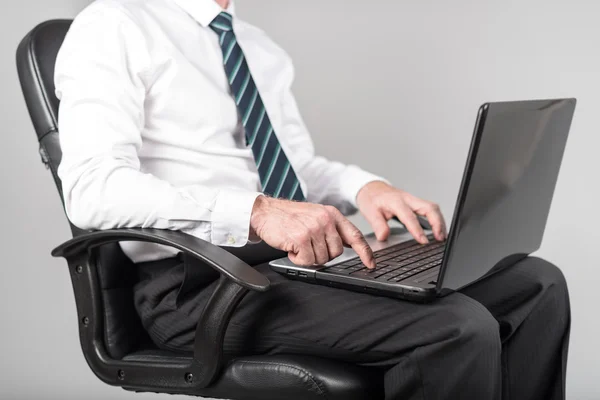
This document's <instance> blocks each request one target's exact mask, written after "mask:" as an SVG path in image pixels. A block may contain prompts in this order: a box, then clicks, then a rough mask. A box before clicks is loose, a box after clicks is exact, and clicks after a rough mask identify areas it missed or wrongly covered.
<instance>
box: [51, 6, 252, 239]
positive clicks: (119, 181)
mask: <svg viewBox="0 0 600 400" xmlns="http://www.w3.org/2000/svg"><path fill="white" fill-rule="evenodd" d="M147 48H148V43H146V42H145V39H144V35H142V33H141V31H140V30H139V28H138V26H137V25H136V24H135V22H134V21H133V20H132V19H131V18H130V17H129V15H128V14H127V13H126V11H124V10H120V9H117V8H114V9H113V8H107V7H104V8H99V7H95V5H94V4H92V5H91V6H89V7H88V8H87V9H86V10H84V12H82V13H81V14H80V15H79V16H78V17H77V18H76V19H75V21H74V22H73V25H72V27H71V29H70V31H69V33H68V35H67V37H66V39H65V42H64V44H63V46H62V48H61V50H60V52H59V56H58V59H57V64H56V69H55V83H56V94H57V96H58V97H59V99H60V100H61V103H60V109H59V127H60V144H61V149H62V153H63V157H62V161H61V164H60V167H59V176H60V178H61V180H62V185H63V194H64V199H65V207H66V212H67V215H68V217H69V219H70V220H71V221H72V222H73V224H75V225H76V226H78V227H80V228H82V229H110V228H119V227H152V228H159V229H170V230H182V231H185V232H188V233H190V234H192V235H196V236H198V237H202V238H205V239H206V238H207V237H208V238H210V241H211V242H212V243H214V244H216V245H229V246H242V245H244V244H245V243H246V242H247V240H248V234H249V226H250V215H251V212H252V207H253V204H254V201H255V199H256V197H257V196H258V195H260V193H258V192H247V191H237V190H234V189H220V188H215V187H207V186H202V185H190V186H182V187H177V186H174V185H172V184H171V183H169V182H167V181H164V180H161V179H159V178H158V177H156V176H154V175H151V174H148V173H144V172H143V171H142V170H141V169H140V160H139V158H138V151H139V149H140V148H141V146H142V130H143V127H144V101H145V94H146V87H147V85H148V82H149V81H150V80H151V76H149V72H148V71H149V70H150V68H149V65H150V57H149V55H148V53H147V51H146V49H147Z"/></svg>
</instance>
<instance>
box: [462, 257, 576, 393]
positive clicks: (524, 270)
mask: <svg viewBox="0 0 600 400" xmlns="http://www.w3.org/2000/svg"><path fill="white" fill-rule="evenodd" d="M462 293H464V294H466V295H468V296H470V297H472V298H473V299H475V300H477V301H478V302H479V303H481V304H482V305H484V306H485V307H486V308H487V309H488V310H489V311H490V312H491V314H492V315H493V316H494V318H495V319H496V320H497V321H498V323H499V326H500V336H501V339H502V370H503V380H502V392H503V398H504V399H516V400H530V399H531V400H534V399H540V400H542V399H543V400H559V399H564V398H565V373H566V366H567V352H568V345H569V330H570V321H571V318H570V308H569V294H568V290H567V285H566V282H565V278H564V276H563V274H562V273H561V271H560V270H559V269H558V268H557V267H555V266H554V265H552V264H550V263H548V262H546V261H544V260H542V259H539V258H535V257H530V258H526V259H524V260H523V261H521V262H520V263H518V264H516V265H514V266H512V267H511V268H508V269H506V270H504V271H502V272H500V273H498V274H497V275H495V276H493V277H492V278H491V279H490V281H489V282H487V281H483V282H481V283H478V284H475V285H473V286H471V287H468V288H466V289H464V290H463V291H462Z"/></svg>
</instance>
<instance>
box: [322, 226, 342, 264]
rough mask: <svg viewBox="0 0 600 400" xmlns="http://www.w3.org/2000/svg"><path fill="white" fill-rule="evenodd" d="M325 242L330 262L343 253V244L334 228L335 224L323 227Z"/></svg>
mask: <svg viewBox="0 0 600 400" xmlns="http://www.w3.org/2000/svg"><path fill="white" fill-rule="evenodd" d="M325 242H326V243H327V252H328V253H329V259H330V260H333V259H334V258H336V257H339V256H340V255H341V254H342V253H343V252H344V243H343V242H342V238H341V237H340V234H339V233H338V231H337V229H336V227H335V223H333V224H329V225H327V226H326V227H325Z"/></svg>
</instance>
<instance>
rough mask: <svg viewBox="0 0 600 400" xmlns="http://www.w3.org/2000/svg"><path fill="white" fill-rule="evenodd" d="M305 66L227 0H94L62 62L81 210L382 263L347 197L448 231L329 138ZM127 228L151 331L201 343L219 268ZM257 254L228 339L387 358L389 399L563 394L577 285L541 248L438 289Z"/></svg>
mask: <svg viewBox="0 0 600 400" xmlns="http://www.w3.org/2000/svg"><path fill="white" fill-rule="evenodd" d="M315 12H317V10H315ZM339 40H343V38H339ZM293 76H294V70H293V66H292V62H291V60H290V58H289V56H288V55H287V54H286V53H285V52H284V51H283V50H282V49H281V48H280V47H279V46H277V45H276V44H275V43H274V42H273V41H272V40H271V39H269V37H268V36H267V35H266V34H265V33H264V32H263V31H261V30H259V29H258V28H256V27H254V26H252V25H250V24H248V23H246V22H244V21H242V20H240V19H239V18H238V17H237V16H236V15H235V12H234V9H233V4H231V3H230V1H228V0H97V1H95V2H94V3H93V4H92V5H90V6H89V7H88V8H86V9H85V10H84V11H83V12H82V13H81V14H80V15H79V16H78V17H77V18H76V19H75V21H74V23H73V25H72V28H71V30H70V32H69V34H68V35H67V38H66V39H65V42H64V44H63V47H62V48H61V51H60V53H59V57H58V60H57V64H56V74H55V82H56V88H57V96H58V97H59V98H60V100H61V104H60V111H59V126H60V140H61V148H62V152H63V158H62V162H61V165H60V168H59V175H60V178H61V180H62V185H63V194H64V199H65V204H66V209H67V213H68V216H69V218H70V220H71V222H73V224H75V225H77V226H79V227H80V228H84V229H109V228H115V227H153V228H160V229H171V230H181V231H184V232H187V233H189V234H191V235H194V236H197V237H199V238H202V239H204V240H207V241H209V242H211V243H213V244H215V245H219V246H226V247H227V246H229V247H240V246H245V245H247V244H248V243H249V242H259V241H262V242H263V243H266V244H268V245H269V246H270V247H272V248H275V249H279V250H281V251H284V252H286V253H287V254H288V255H289V256H290V258H291V259H292V260H293V261H294V262H296V263H297V264H301V265H312V264H315V263H317V264H322V263H325V262H327V261H328V260H330V259H332V258H335V257H336V256H338V255H339V254H341V252H342V249H343V246H344V245H347V246H352V247H353V248H354V249H355V250H356V251H357V253H358V254H359V256H360V257H361V259H362V261H363V263H364V264H365V265H366V266H367V267H369V268H375V267H376V265H375V260H374V258H373V254H372V251H371V249H370V248H369V246H368V245H367V243H366V241H365V240H364V237H363V236H362V234H361V233H360V231H359V230H358V229H357V228H356V227H355V226H354V225H353V224H352V223H351V222H349V221H348V220H347V219H346V217H345V215H348V214H351V213H354V212H356V211H357V209H358V210H360V212H361V213H362V214H363V215H364V216H365V217H366V219H367V220H368V221H369V223H370V224H371V226H372V228H373V230H374V232H375V234H376V236H377V238H378V239H380V240H384V239H385V238H386V237H387V236H388V235H389V227H388V225H387V221H388V220H389V219H391V218H392V217H397V218H399V219H400V220H401V221H402V222H403V223H404V224H405V226H406V227H407V229H408V230H409V231H410V232H411V233H412V234H413V236H414V237H415V239H416V240H417V241H419V242H421V243H426V242H427V238H426V237H425V235H424V233H423V230H422V228H421V227H420V225H419V223H418V221H417V215H420V216H423V217H426V218H427V219H428V220H429V222H430V224H431V225H432V227H433V232H434V236H435V240H444V239H445V238H446V226H445V222H444V219H443V217H442V215H441V213H440V211H439V208H438V206H437V205H436V204H434V203H432V202H429V201H426V200H423V199H420V198H418V197H416V196H414V195H412V194H409V193H406V192H404V191H402V190H400V189H396V188H394V187H392V186H391V185H390V184H389V183H388V182H387V181H386V180H385V179H384V178H381V177H378V176H375V175H373V174H370V173H368V172H366V171H363V170H361V169H360V168H359V167H357V166H352V165H343V164H341V163H338V162H334V161H330V160H327V159H325V158H323V157H319V156H317V155H315V152H314V148H313V144H312V141H311V138H310V135H309V132H308V131H307V129H306V126H305V125H304V123H303V121H302V118H301V116H300V113H299V111H298V108H297V105H296V102H295V100H294V97H293V95H292V92H291V85H292V81H293ZM121 247H122V248H123V250H124V252H125V253H126V254H127V255H128V256H129V257H130V258H131V259H132V260H133V261H134V262H135V263H136V264H137V266H138V268H139V275H140V281H139V283H138V284H137V285H136V288H135V301H136V307H137V310H138V313H139V315H140V318H141V319H142V323H143V325H144V327H145V328H146V329H147V330H148V333H149V334H150V336H151V338H152V339H153V340H154V341H155V343H156V344H157V345H158V346H159V347H161V348H164V349H169V350H175V351H191V348H192V343H193V340H194V337H193V335H194V331H195V324H196V322H197V320H198V316H199V314H200V312H201V311H202V307H203V305H204V304H205V302H206V301H207V299H208V297H209V296H210V294H211V293H212V289H213V288H214V285H215V280H216V278H217V276H215V273H214V272H213V271H212V270H210V269H208V268H205V267H204V266H202V265H199V264H198V263H197V261H194V260H192V259H190V258H188V257H185V256H182V255H181V254H179V253H177V251H176V250H175V249H172V248H168V247H165V246H160V245H155V244H148V243H140V242H125V243H121ZM257 269H259V270H260V271H261V272H262V273H264V274H265V275H267V276H268V277H269V278H270V280H271V281H272V283H273V285H272V290H270V291H269V292H267V293H263V294H255V293H251V294H249V295H248V296H247V297H246V298H245V299H244V301H243V302H242V303H241V305H240V306H239V307H238V309H237V310H236V312H235V314H234V316H233V319H232V322H231V323H230V325H229V327H228V330H227V335H226V340H225V350H226V352H228V353H231V354H247V353H258V354H260V353H269V354H275V353H302V354H313V355H319V356H323V357H330V358H336V359H341V360H345V361H348V362H352V363H357V364H364V365H372V366H379V367H383V368H386V370H387V373H386V375H385V391H386V398H387V399H444V398H449V399H459V398H463V399H500V398H505V399H506V398H511V399H519V400H525V399H563V398H564V373H565V368H566V356H567V346H568V333H569V327H570V311H569V302H568V292H567V288H566V284H565V281H564V278H563V276H562V274H561V272H560V271H559V270H558V269H557V268H556V267H555V266H553V265H551V264H549V263H547V262H545V261H543V260H540V259H535V258H528V259H526V260H524V261H522V262H521V263H519V264H517V265H515V266H514V267H512V268H510V269H508V270H506V271H503V272H501V273H499V274H497V275H496V276H494V277H492V278H490V279H487V280H485V281H483V282H481V283H478V284H476V285H473V286H472V287H470V288H468V289H467V290H464V291H462V292H461V293H455V294H452V295H450V296H447V297H445V298H443V299H441V300H440V301H437V302H435V303H434V304H431V305H427V306H423V305H417V304H411V303H407V302H402V301H397V300H393V299H387V298H382V297H376V296H371V295H367V294H361V293H353V292H348V291H344V290H338V289H332V288H327V287H321V286H316V285H308V284H305V283H300V282H292V281H288V280H287V279H285V278H284V277H281V276H279V275H277V274H274V273H272V272H271V271H270V270H269V269H268V267H267V266H266V265H261V266H258V267H257ZM516 275H518V276H519V279H514V276H516ZM525 365H526V366H527V368H525Z"/></svg>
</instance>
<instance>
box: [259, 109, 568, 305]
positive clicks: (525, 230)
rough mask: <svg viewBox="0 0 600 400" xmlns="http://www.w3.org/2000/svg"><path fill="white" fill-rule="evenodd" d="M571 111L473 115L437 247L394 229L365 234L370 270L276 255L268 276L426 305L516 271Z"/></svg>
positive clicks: (344, 259) (530, 248)
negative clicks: (380, 236) (452, 204)
mask: <svg viewBox="0 0 600 400" xmlns="http://www.w3.org/2000/svg"><path fill="white" fill-rule="evenodd" d="M575 105H576V99H573V98H570V99H552V100H528V101H513V102H495V103H486V104H483V105H482V106H481V107H480V108H479V112H478V114H477V120H476V122H475V130H474V133H473V138H472V141H471V147H470V150H469V155H468V158H467V162H466V167H465V170H464V174H463V178H462V183H461V187H460V190H459V195H458V201H457V202H456V208H455V211H454V216H453V219H452V223H451V225H450V231H449V234H448V238H447V240H446V241H445V242H437V241H435V239H433V235H432V232H431V229H427V230H426V232H425V233H426V234H428V236H429V238H430V243H429V244H426V245H421V244H418V243H417V242H416V241H415V240H414V239H412V237H411V235H410V234H409V233H408V231H407V230H406V229H404V228H394V229H392V234H391V235H390V237H389V239H388V240H386V241H383V242H379V241H377V239H376V238H375V236H374V234H369V235H366V239H367V241H368V242H369V244H370V245H371V248H372V249H373V251H374V255H375V258H376V261H377V265H378V266H377V268H376V269H375V270H368V269H367V268H366V267H365V265H363V264H362V262H361V261H360V260H359V258H358V256H357V254H356V253H355V252H354V251H353V250H352V249H349V248H347V249H345V250H344V253H343V254H342V255H340V256H339V257H337V258H335V259H333V260H331V261H330V262H328V263H326V264H324V265H316V266H312V267H302V266H297V265H295V264H294V263H292V262H291V261H290V259H289V258H287V257H284V258H280V259H277V260H273V261H271V262H270V265H271V268H272V269H273V270H275V271H277V272H279V273H281V274H284V275H286V276H288V277H289V278H291V279H298V280H302V281H305V282H311V283H315V284H320V285H329V286H335V287H340V288H345V289H349V290H354V291H360V292H368V293H372V294H376V295H381V296H392V297H397V298H402V299H406V300H413V301H419V302H426V301H431V300H433V299H435V298H437V297H440V296H444V295H447V294H449V293H452V292H454V291H457V290H460V289H462V288H464V287H466V286H469V285H471V284H473V283H475V282H478V281H480V280H482V279H484V278H486V277H487V276H489V275H491V274H493V273H495V272H497V271H500V270H502V269H503V268H506V267H508V266H510V265H513V264H515V263H516V262H518V261H519V260H521V259H523V258H525V257H527V256H528V255H529V254H531V253H533V252H535V251H536V250H538V249H539V247H540V244H541V242H542V237H543V235H544V229H545V226H546V221H547V219H548V213H549V211H550V204H551V202H552V196H553V194H554V188H555V186H556V181H557V178H558V173H559V169H560V165H561V161H562V157H563V153H564V150H565V146H566V142H567V136H568V134H569V129H570V126H571V120H572V118H573V113H574V111H575ZM425 226H426V227H427V225H426V224H425ZM428 228H431V227H428Z"/></svg>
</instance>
